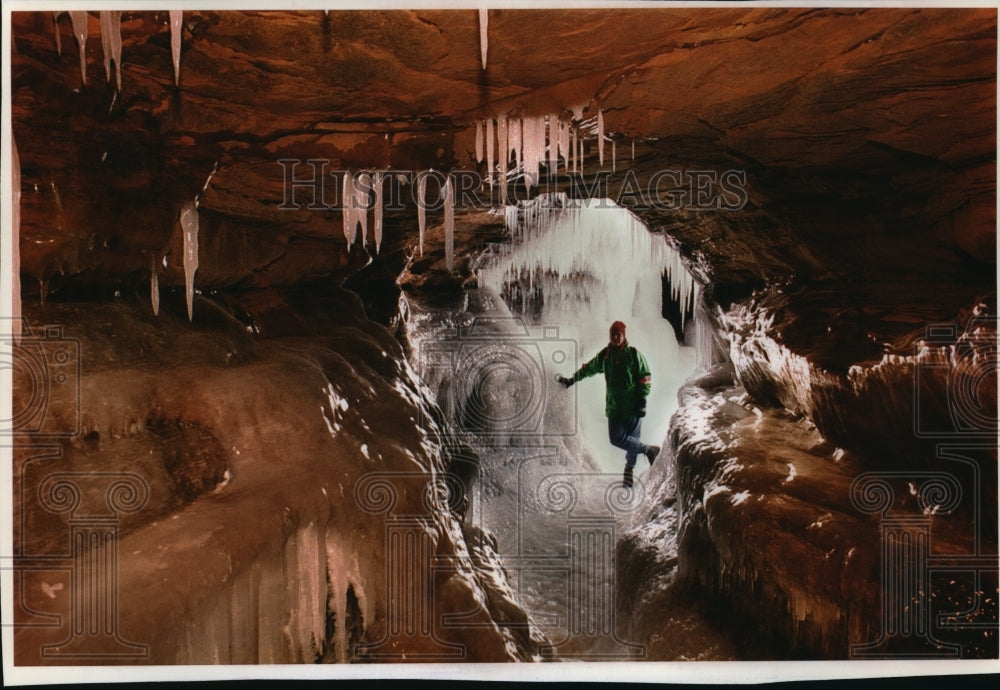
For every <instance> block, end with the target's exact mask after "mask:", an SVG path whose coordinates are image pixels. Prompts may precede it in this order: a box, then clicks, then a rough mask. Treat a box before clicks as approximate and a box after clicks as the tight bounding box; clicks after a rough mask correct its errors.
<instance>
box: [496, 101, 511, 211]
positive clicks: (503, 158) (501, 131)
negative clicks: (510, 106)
mask: <svg viewBox="0 0 1000 690" xmlns="http://www.w3.org/2000/svg"><path fill="white" fill-rule="evenodd" d="M497 151H498V152H499V153H500V169H499V171H498V175H497V180H498V181H499V185H500V203H501V204H506V203H507V163H508V161H510V133H509V127H508V123H507V113H499V114H498V115H497Z"/></svg>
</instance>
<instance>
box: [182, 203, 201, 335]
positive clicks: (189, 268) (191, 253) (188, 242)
mask: <svg viewBox="0 0 1000 690" xmlns="http://www.w3.org/2000/svg"><path fill="white" fill-rule="evenodd" d="M181 231H182V233H183V234H184V294H185V296H186V297H187V310H188V321H191V320H192V319H193V318H194V274H195V272H196V271H197V270H198V205H197V203H196V202H194V201H189V202H188V203H186V204H184V207H183V208H182V209H181Z"/></svg>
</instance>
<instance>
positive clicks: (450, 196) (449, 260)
mask: <svg viewBox="0 0 1000 690" xmlns="http://www.w3.org/2000/svg"><path fill="white" fill-rule="evenodd" d="M444 257H445V265H446V266H447V267H448V270H449V271H450V270H451V268H452V266H453V265H454V264H455V194H454V192H453V191H452V188H451V175H448V177H447V179H446V180H445V183H444Z"/></svg>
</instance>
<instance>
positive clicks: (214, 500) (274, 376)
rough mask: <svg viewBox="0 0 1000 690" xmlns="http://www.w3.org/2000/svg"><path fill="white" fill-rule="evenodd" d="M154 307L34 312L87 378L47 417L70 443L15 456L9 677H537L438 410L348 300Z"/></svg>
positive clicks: (21, 394) (397, 353)
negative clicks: (246, 667)
mask: <svg viewBox="0 0 1000 690" xmlns="http://www.w3.org/2000/svg"><path fill="white" fill-rule="evenodd" d="M165 297H166V299H164V302H163V304H162V305H161V310H160V315H159V316H158V317H153V316H152V315H151V314H150V313H149V308H148V306H147V305H145V304H139V303H137V302H134V301H127V300H115V301H113V302H111V303H107V304H101V305H85V304H66V303H50V304H48V305H47V306H46V307H45V308H44V309H38V308H29V309H28V310H27V314H26V315H27V316H28V317H29V319H30V321H31V323H32V325H33V327H35V328H40V327H41V325H42V324H46V323H59V324H63V325H64V330H63V341H65V342H67V343H70V344H71V345H72V347H69V348H68V351H70V352H71V353H78V356H79V364H80V368H79V371H80V372H81V374H80V376H79V378H77V379H75V380H70V382H69V383H70V388H73V387H75V390H68V391H66V390H65V389H64V392H65V393H66V394H65V395H63V397H62V398H60V399H59V400H55V399H53V400H52V402H53V406H52V407H51V409H50V410H49V412H50V416H49V417H47V418H46V421H45V423H46V424H50V425H57V426H59V425H62V426H61V427H60V428H63V427H64V428H66V429H70V430H72V427H73V426H74V425H75V424H77V423H78V424H79V428H78V433H77V434H76V435H75V436H73V437H71V438H66V439H63V440H61V441H60V440H59V439H56V440H55V441H53V442H45V443H43V442H42V441H35V442H33V443H29V444H26V445H21V446H19V447H18V449H17V451H16V452H15V477H14V478H15V484H14V499H15V504H14V515H15V553H16V555H17V556H18V557H19V559H20V560H19V564H21V565H23V567H22V568H19V570H18V573H17V574H18V578H17V582H16V585H17V592H18V593H19V594H18V599H17V601H16V609H17V610H16V611H15V620H16V621H17V622H18V629H17V632H16V636H15V650H16V655H17V660H18V663H22V664H34V663H39V662H42V663H73V664H79V663H115V662H140V663H176V662H181V663H264V662H313V661H318V660H322V661H352V660H357V659H368V660H376V661H377V660H384V661H399V660H406V659H421V660H442V661H447V660H452V661H509V660H514V659H527V658H531V657H532V655H533V650H532V648H531V644H532V642H531V640H530V639H529V637H528V636H527V635H525V634H524V629H523V627H522V628H518V627H517V626H518V622H519V621H518V620H517V619H518V615H517V611H518V609H517V607H516V606H514V605H513V604H512V603H511V599H512V597H510V595H509V593H506V592H505V590H504V583H503V578H502V577H501V575H500V574H498V573H499V571H498V570H497V569H496V568H495V566H491V563H492V561H491V558H492V556H491V554H490V551H489V549H483V548H482V547H481V546H479V547H477V552H476V554H475V555H473V554H470V552H469V549H468V548H467V546H466V542H465V538H464V535H463V533H462V528H461V526H460V523H459V520H458V517H457V516H458V515H459V512H460V509H459V507H458V505H457V503H458V498H457V497H458V496H460V492H456V491H455V490H454V486H453V482H452V480H451V478H449V477H448V476H447V475H446V473H445V471H446V469H447V463H448V462H449V460H450V456H449V455H448V453H449V451H448V450H447V448H446V444H445V443H444V441H443V438H444V437H443V435H442V427H441V426H440V425H439V423H438V421H437V420H438V418H439V414H438V413H437V412H436V408H435V405H434V404H433V402H432V401H431V400H430V399H429V397H428V392H427V390H426V388H425V387H424V386H423V385H422V384H421V382H420V381H419V380H418V379H417V378H416V377H415V376H414V374H413V372H412V370H411V369H410V368H409V366H408V365H407V363H406V361H405V359H404V357H403V355H402V350H401V348H400V346H399V344H398V343H397V342H396V341H395V340H394V339H393V338H392V336H391V335H390V334H389V333H388V332H387V331H385V330H384V329H383V328H381V327H380V326H378V325H377V324H374V323H372V322H370V321H368V320H367V319H366V318H365V317H364V314H363V312H362V311H361V309H360V304H359V302H358V301H357V299H356V298H355V297H354V296H353V295H351V294H350V293H347V292H344V291H338V290H331V291H327V292H325V294H323V295H322V296H317V297H314V296H308V297H307V296H305V295H298V296H286V297H281V296H279V295H277V294H275V293H268V294H267V295H265V294H258V295H256V296H246V295H245V296H244V298H243V301H242V302H241V304H239V305H236V304H230V305H228V306H229V308H221V307H220V305H218V304H216V303H213V302H212V301H210V300H207V299H202V298H197V299H196V305H195V312H194V313H195V316H194V321H193V325H191V326H188V325H187V318H186V316H187V314H186V305H185V304H184V301H183V298H182V297H181V295H180V294H179V293H177V292H174V293H170V294H168V295H165ZM233 313H239V314H241V315H242V316H243V317H244V319H245V321H244V322H240V321H238V320H236V319H235V318H233V316H232V314H233ZM251 314H252V315H253V316H252V317H251V316H250V315H251ZM249 331H253V332H254V333H256V334H257V335H256V337H253V336H251V335H250V333H249ZM33 332H42V333H43V332H44V331H37V330H36V331H33ZM43 340H44V338H43ZM26 342H28V343H29V344H32V343H35V341H31V340H29V341H26ZM36 344H37V343H36ZM32 347H34V345H32ZM46 347H49V344H46V343H45V342H43V343H42V344H41V345H39V346H38V347H37V348H35V349H34V350H32V351H31V352H29V353H27V355H26V356H27V357H29V358H30V357H31V356H35V355H37V354H39V353H41V352H43V351H47V350H45V349H44V348H46ZM64 371H70V372H73V369H72V368H70V369H64ZM30 383H31V379H30V378H23V379H21V380H19V385H18V387H17V388H16V389H15V409H19V408H18V407H17V406H18V405H21V406H22V407H24V408H25V409H30V407H31V406H32V405H34V404H36V402H37V400H36V399H33V398H31V397H30V396H31V395H32V393H33V392H37V390H35V389H32V388H31V386H30ZM53 390H55V389H53ZM77 393H78V396H77ZM74 405H78V407H74ZM452 504H455V505H452ZM80 540H82V541H80ZM475 563H478V564H479V567H477V566H476V565H474V564H475ZM81 588H82V589H81ZM99 592H105V593H106V594H105V595H99V594H98V593H99ZM493 611H495V613H491V612H493ZM448 616H450V617H451V618H448ZM494 617H495V619H496V620H497V621H503V622H501V623H497V622H494ZM446 621H447V622H446ZM92 627H93V629H91V628H92ZM470 630H474V634H469V631H470ZM359 645H360V646H359Z"/></svg>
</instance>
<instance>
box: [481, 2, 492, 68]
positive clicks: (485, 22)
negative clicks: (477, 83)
mask: <svg viewBox="0 0 1000 690" xmlns="http://www.w3.org/2000/svg"><path fill="white" fill-rule="evenodd" d="M489 21H490V20H489V10H487V9H485V8H483V9H481V10H479V57H480V58H481V59H482V61H483V69H486V49H487V47H488V46H489V32H488V28H489Z"/></svg>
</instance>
